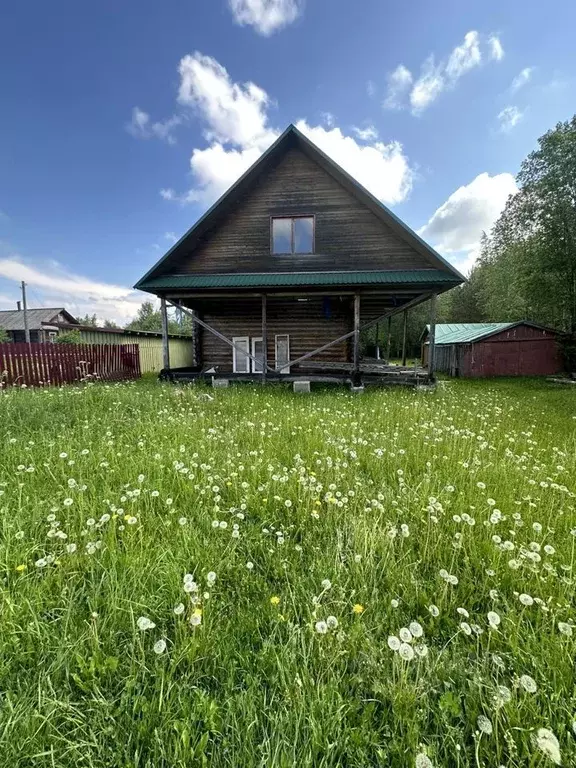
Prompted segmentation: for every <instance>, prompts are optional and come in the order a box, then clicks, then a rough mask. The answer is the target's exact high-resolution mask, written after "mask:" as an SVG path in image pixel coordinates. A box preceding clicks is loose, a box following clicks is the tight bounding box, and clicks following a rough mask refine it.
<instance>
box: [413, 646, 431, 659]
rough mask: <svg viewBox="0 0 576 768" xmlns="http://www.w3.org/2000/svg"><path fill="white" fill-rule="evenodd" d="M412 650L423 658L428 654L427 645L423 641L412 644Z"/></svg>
mask: <svg viewBox="0 0 576 768" xmlns="http://www.w3.org/2000/svg"><path fill="white" fill-rule="evenodd" d="M414 650H415V651H416V653H417V654H418V656H421V657H422V658H425V657H426V656H428V646H427V645H426V644H425V643H420V644H419V645H415V646H414Z"/></svg>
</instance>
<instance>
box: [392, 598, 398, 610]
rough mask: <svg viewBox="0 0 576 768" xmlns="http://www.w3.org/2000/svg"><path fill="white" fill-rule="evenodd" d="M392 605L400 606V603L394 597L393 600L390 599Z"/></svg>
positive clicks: (393, 606) (394, 606)
mask: <svg viewBox="0 0 576 768" xmlns="http://www.w3.org/2000/svg"><path fill="white" fill-rule="evenodd" d="M390 605H391V606H392V608H398V606H399V605H400V603H399V602H398V600H396V598H392V600H390Z"/></svg>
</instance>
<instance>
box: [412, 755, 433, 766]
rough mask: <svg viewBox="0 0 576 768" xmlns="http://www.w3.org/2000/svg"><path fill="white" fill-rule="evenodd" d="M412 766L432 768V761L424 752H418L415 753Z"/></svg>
mask: <svg viewBox="0 0 576 768" xmlns="http://www.w3.org/2000/svg"><path fill="white" fill-rule="evenodd" d="M414 766H415V768H434V763H433V762H432V760H430V758H429V757H428V755H426V754H425V753H424V752H419V753H418V754H417V755H416V760H415V762H414Z"/></svg>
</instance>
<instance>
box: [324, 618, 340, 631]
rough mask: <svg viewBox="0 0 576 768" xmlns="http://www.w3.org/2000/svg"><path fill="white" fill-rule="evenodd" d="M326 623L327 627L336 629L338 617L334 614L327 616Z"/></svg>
mask: <svg viewBox="0 0 576 768" xmlns="http://www.w3.org/2000/svg"><path fill="white" fill-rule="evenodd" d="M326 624H328V629H337V628H338V619H337V618H336V616H328V618H327V619H326Z"/></svg>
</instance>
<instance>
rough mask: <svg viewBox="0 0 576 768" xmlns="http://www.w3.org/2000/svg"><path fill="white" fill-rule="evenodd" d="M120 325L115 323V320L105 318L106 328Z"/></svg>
mask: <svg viewBox="0 0 576 768" xmlns="http://www.w3.org/2000/svg"><path fill="white" fill-rule="evenodd" d="M119 327H120V326H119V325H118V323H115V322H114V320H104V328H119Z"/></svg>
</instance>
